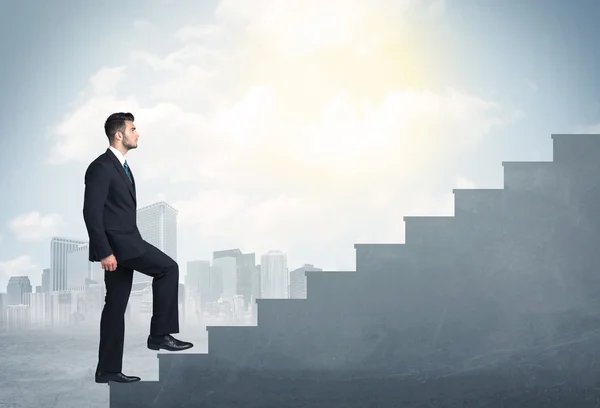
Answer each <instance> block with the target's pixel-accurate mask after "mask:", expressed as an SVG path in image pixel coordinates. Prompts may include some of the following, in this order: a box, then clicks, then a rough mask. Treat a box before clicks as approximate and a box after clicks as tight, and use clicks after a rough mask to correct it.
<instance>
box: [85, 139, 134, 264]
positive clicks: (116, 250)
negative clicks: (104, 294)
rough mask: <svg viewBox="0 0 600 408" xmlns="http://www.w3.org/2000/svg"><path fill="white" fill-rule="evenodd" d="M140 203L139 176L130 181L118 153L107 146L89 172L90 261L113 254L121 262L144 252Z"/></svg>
mask: <svg viewBox="0 0 600 408" xmlns="http://www.w3.org/2000/svg"><path fill="white" fill-rule="evenodd" d="M132 179H133V174H132ZM136 207H137V201H136V194H135V179H133V183H132V182H130V181H129V178H128V177H127V174H126V173H125V169H124V168H123V166H122V165H121V162H119V159H118V158H117V156H115V154H114V153H113V152H112V151H111V150H110V149H106V152H105V153H103V154H101V155H100V156H98V157H97V158H96V159H95V160H94V161H93V162H92V163H91V164H90V165H89V166H88V168H87V170H86V172H85V194H84V199H83V219H84V221H85V226H86V228H87V231H88V236H89V239H90V250H89V260H90V261H92V262H95V261H100V260H102V259H103V258H106V257H107V256H109V255H111V254H113V255H114V256H115V258H116V259H117V262H119V261H120V260H124V259H131V258H135V257H138V256H140V255H141V254H142V253H143V252H144V250H145V242H144V240H143V239H142V236H141V235H140V231H139V230H138V228H137V224H136V218H137V217H136V216H137V211H136Z"/></svg>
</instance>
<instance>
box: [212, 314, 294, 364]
mask: <svg viewBox="0 0 600 408" xmlns="http://www.w3.org/2000/svg"><path fill="white" fill-rule="evenodd" d="M258 313H259V316H260V309H259V312H258ZM283 317H285V316H283ZM261 329H263V328H262V327H260V328H259V327H257V326H207V327H206V331H207V332H208V355H209V356H210V357H211V358H214V359H217V360H223V361H236V360H238V359H241V358H243V357H244V356H246V355H247V354H248V352H251V351H252V350H254V349H256V348H257V347H259V346H260V341H258V339H259V337H260V331H261Z"/></svg>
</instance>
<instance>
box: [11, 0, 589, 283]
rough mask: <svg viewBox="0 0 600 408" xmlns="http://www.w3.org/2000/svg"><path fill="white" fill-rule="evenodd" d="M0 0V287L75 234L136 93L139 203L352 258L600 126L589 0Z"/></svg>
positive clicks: (183, 225)
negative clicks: (110, 120)
mask: <svg viewBox="0 0 600 408" xmlns="http://www.w3.org/2000/svg"><path fill="white" fill-rule="evenodd" d="M132 3H133V2H129V3H122V4H120V3H119V2H116V1H112V0H107V1H103V2H75V1H65V0H55V1H52V2H46V1H38V0H35V1H34V0H31V1H28V2H17V1H8V0H0V50H1V51H2V55H3V58H2V63H1V64H0V89H2V92H1V93H0V112H1V115H2V120H1V121H0V137H1V141H2V146H3V148H2V149H0V183H1V191H2V200H1V201H0V205H1V211H0V291H5V287H6V283H7V281H8V277H9V276H13V275H28V276H29V277H30V279H31V282H32V284H33V285H34V286H35V285H40V284H41V272H42V269H43V268H47V267H49V265H50V239H51V237H52V236H60V237H68V238H77V239H87V233H86V230H85V225H84V223H83V216H82V207H83V191H84V183H83V180H84V174H85V170H86V168H87V166H88V165H89V163H90V162H91V161H92V160H93V159H95V158H96V157H97V156H98V155H100V154H102V153H103V152H104V151H105V150H106V148H107V146H108V140H107V138H106V136H105V135H104V129H103V124H104V121H105V119H106V117H108V116H109V115H110V114H111V113H113V112H119V111H125V112H131V113H133V114H134V115H135V119H136V120H135V124H136V127H137V128H138V131H139V132H140V135H141V136H140V140H139V147H138V149H136V150H134V151H131V152H130V153H129V154H128V156H127V158H128V164H129V165H130V167H131V169H132V171H133V172H134V174H135V176H136V182H137V194H138V206H139V207H141V206H145V205H149V204H152V203H154V202H156V201H159V200H164V201H166V202H167V203H169V204H170V205H172V206H174V207H175V208H177V209H178V210H179V216H178V242H179V243H178V255H177V261H178V262H179V264H180V267H181V270H182V276H181V279H182V280H183V277H184V275H185V270H186V262H187V261H192V260H200V259H203V260H210V259H211V258H212V252H213V251H215V250H222V249H229V248H240V249H241V250H242V251H243V252H255V253H256V257H257V258H256V259H257V263H259V262H260V255H262V254H264V253H266V252H268V251H269V250H282V251H284V252H286V253H287V254H288V266H289V268H290V270H292V269H295V268H297V267H300V266H302V265H303V264H304V263H312V264H314V265H315V266H316V267H320V268H323V269H325V270H355V250H354V244H355V243H401V242H404V225H403V217H404V216H408V215H451V214H453V195H452V189H453V188H501V187H502V180H503V178H502V177H503V176H502V165H501V163H502V161H515V160H517V161H520V160H528V161H537V160H544V161H545V160H552V140H551V134H553V133H600V104H599V101H598V97H597V95H599V94H600V82H599V81H598V79H597V78H598V77H597V72H598V68H599V66H598V65H599V64H598V58H599V56H600V51H599V50H598V47H597V45H596V43H595V41H594V39H595V38H600V26H598V25H597V24H596V21H597V16H598V15H600V3H599V2H597V1H593V0H578V1H576V2H566V1H559V0H506V1H502V2H499V1H496V0H480V1H474V0H471V1H467V0H396V1H391V0H356V1H352V2H348V1H342V0H328V1H314V0H302V1H291V0H285V1H283V0H280V1H277V0H255V1H253V2H251V3H250V2H248V1H246V0H222V1H202V2H199V1H196V2H194V1H187V0H185V1H177V2H175V1H172V0H154V1H145V2H144V4H143V6H140V3H138V2H136V4H135V5H134V4H132Z"/></svg>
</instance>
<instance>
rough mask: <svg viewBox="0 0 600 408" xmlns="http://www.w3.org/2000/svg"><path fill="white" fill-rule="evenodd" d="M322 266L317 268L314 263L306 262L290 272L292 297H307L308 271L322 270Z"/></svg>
mask: <svg viewBox="0 0 600 408" xmlns="http://www.w3.org/2000/svg"><path fill="white" fill-rule="evenodd" d="M322 270H323V269H321V268H315V267H314V266H313V265H312V264H304V266H301V267H300V268H298V269H294V270H293V271H291V272H290V298H292V299H306V272H307V271H322Z"/></svg>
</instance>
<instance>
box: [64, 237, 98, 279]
mask: <svg viewBox="0 0 600 408" xmlns="http://www.w3.org/2000/svg"><path fill="white" fill-rule="evenodd" d="M97 264H99V265H101V264H100V263H99V262H98V263H97ZM92 266H93V262H90V261H89V245H88V244H86V245H80V246H79V247H77V248H75V249H73V250H72V251H69V252H68V253H67V290H70V289H78V288H82V287H85V283H86V280H87V279H91V277H92Z"/></svg>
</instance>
